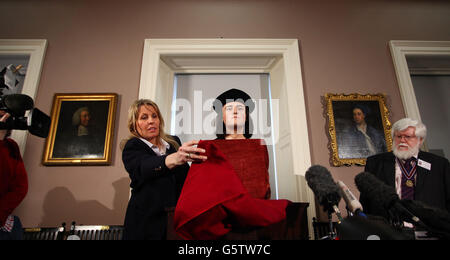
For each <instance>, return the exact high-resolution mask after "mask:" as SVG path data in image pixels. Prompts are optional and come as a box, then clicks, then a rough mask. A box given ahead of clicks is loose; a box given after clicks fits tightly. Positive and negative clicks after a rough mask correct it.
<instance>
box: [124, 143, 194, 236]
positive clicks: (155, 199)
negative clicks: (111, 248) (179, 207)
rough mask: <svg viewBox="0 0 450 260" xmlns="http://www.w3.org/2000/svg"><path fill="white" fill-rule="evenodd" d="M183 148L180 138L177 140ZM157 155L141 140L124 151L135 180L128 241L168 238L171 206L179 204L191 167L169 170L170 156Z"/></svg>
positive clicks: (126, 228)
mask: <svg viewBox="0 0 450 260" xmlns="http://www.w3.org/2000/svg"><path fill="white" fill-rule="evenodd" d="M173 138H174V139H175V140H176V141H177V142H178V144H180V145H181V142H180V139H179V138H178V137H176V136H174V137H173ZM175 152H176V150H175V148H174V147H173V146H172V145H171V146H170V149H169V150H168V151H167V153H166V155H163V156H157V155H156V154H155V152H154V151H153V150H152V149H151V148H150V147H149V146H148V145H147V144H145V143H144V142H143V141H142V140H140V139H139V138H131V139H130V140H128V142H127V143H126V145H125V147H124V149H123V152H122V161H123V164H124V166H125V169H126V170H127V172H128V174H129V175H130V179H131V184H130V186H131V188H132V191H131V198H130V201H129V202H128V208H127V212H126V215H125V223H124V234H123V239H125V240H130V239H131V240H144V239H165V238H166V229H167V213H166V211H165V209H166V208H167V207H173V206H175V205H176V203H177V200H178V197H179V196H180V193H181V189H182V187H183V184H184V180H185V179H186V176H187V172H188V170H189V165H188V164H184V165H182V166H178V167H176V168H174V169H172V170H170V169H169V168H167V166H166V164H165V160H166V157H167V155H169V154H171V153H175Z"/></svg>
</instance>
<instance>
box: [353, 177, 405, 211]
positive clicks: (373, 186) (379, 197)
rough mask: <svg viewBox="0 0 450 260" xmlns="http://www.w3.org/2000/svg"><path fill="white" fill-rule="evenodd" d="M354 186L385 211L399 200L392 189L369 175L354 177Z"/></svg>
mask: <svg viewBox="0 0 450 260" xmlns="http://www.w3.org/2000/svg"><path fill="white" fill-rule="evenodd" d="M355 184H356V187H357V188H358V190H359V191H360V192H361V193H364V194H365V195H366V196H367V197H368V198H369V199H370V200H371V201H373V202H374V203H378V204H379V205H381V206H382V207H384V208H385V209H390V208H391V207H392V205H393V204H395V202H397V201H399V200H400V198H399V197H398V195H397V192H396V191H395V189H394V188H393V187H391V186H388V185H387V184H385V183H384V182H382V181H381V180H379V179H378V178H377V177H376V176H375V175H373V174H371V173H368V172H362V173H360V174H358V175H356V177H355Z"/></svg>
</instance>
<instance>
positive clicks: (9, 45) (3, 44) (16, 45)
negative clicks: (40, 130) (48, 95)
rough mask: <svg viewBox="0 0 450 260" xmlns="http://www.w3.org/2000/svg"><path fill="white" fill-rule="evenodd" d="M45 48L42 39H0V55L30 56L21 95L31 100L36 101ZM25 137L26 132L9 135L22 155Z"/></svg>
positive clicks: (44, 41) (45, 43)
mask: <svg viewBox="0 0 450 260" xmlns="http://www.w3.org/2000/svg"><path fill="white" fill-rule="evenodd" d="M46 48H47V40H44V39H37V40H35V39H32V40H22V39H20V40H14V39H0V55H22V54H24V55H30V60H29V61H28V68H27V72H26V76H25V82H24V84H23V89H22V93H21V94H25V95H28V96H30V97H31V98H33V100H36V93H37V89H38V86H39V79H40V77H41V71H42V64H43V62H44V56H45V50H46ZM27 136H28V131H13V132H12V134H11V138H12V139H14V140H15V141H16V142H17V144H18V145H19V148H20V152H21V153H22V155H23V154H24V153H25V147H26V142H27Z"/></svg>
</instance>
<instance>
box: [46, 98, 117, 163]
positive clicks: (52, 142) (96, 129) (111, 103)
mask: <svg viewBox="0 0 450 260" xmlns="http://www.w3.org/2000/svg"><path fill="white" fill-rule="evenodd" d="M116 106H117V94H115V93H92V94H91V93H89V94H83V93H69V94H62V93H56V94H55V95H54V98H53V107H52V113H51V119H52V123H51V126H50V132H49V135H48V137H47V140H46V143H45V150H44V156H43V159H42V163H43V164H44V165H48V166H51V165H72V166H74V165H109V164H111V150H112V143H113V136H114V124H115V114H116Z"/></svg>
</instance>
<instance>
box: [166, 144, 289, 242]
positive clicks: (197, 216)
mask: <svg viewBox="0 0 450 260" xmlns="http://www.w3.org/2000/svg"><path fill="white" fill-rule="evenodd" d="M198 147H200V148H203V149H205V150H206V155H207V156H208V160H207V161H205V162H203V163H193V164H192V166H191V168H190V170H189V173H188V176H187V179H186V181H185V183H184V186H183V190H182V192H181V195H180V198H179V200H178V204H177V206H176V208H175V214H174V225H175V231H176V232H177V233H178V234H179V235H180V236H181V237H183V238H185V239H202V240H203V239H217V238H220V237H221V236H223V235H225V234H227V233H228V232H229V231H230V230H231V229H232V228H233V227H236V226H238V227H249V226H268V225H270V224H273V223H277V222H279V221H281V220H283V219H284V218H286V207H287V205H288V204H289V203H290V202H289V201H288V200H264V199H257V198H253V197H252V196H251V195H250V194H249V192H248V191H247V190H246V189H245V188H244V186H243V184H242V182H241V180H240V179H239V177H238V176H237V174H236V172H235V171H234V169H233V167H232V166H231V164H230V163H229V162H228V161H227V159H226V158H225V156H224V154H223V153H222V152H221V151H220V150H219V149H218V147H217V146H216V145H215V144H214V141H201V142H200V143H199V144H198Z"/></svg>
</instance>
